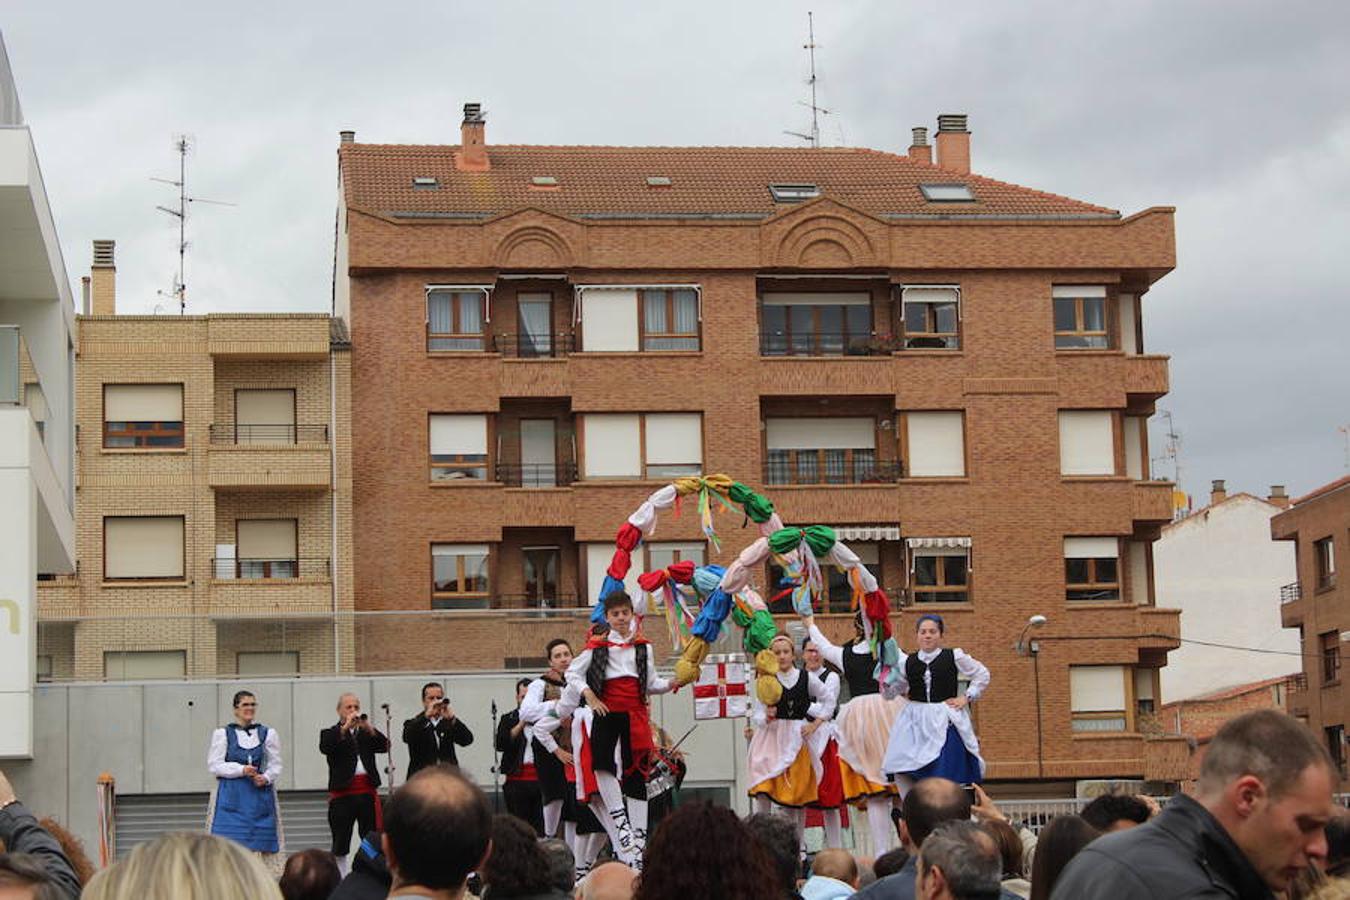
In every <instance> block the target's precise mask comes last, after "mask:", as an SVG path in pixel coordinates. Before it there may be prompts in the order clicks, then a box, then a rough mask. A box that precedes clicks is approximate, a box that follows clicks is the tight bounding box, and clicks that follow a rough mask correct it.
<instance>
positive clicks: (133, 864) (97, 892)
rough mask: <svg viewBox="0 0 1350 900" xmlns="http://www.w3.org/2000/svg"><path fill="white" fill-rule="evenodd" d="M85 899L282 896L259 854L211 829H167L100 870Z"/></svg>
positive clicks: (258, 899) (260, 899)
mask: <svg viewBox="0 0 1350 900" xmlns="http://www.w3.org/2000/svg"><path fill="white" fill-rule="evenodd" d="M82 896H83V897H84V898H85V900H281V889H280V888H278V887H277V883H276V881H274V880H273V879H272V876H271V875H270V874H268V871H267V869H266V868H265V867H264V866H263V864H262V862H261V861H260V860H259V859H258V857H256V856H254V855H253V854H251V853H249V852H248V851H247V850H245V849H244V848H243V847H240V846H239V845H238V844H236V843H234V842H233V841H229V840H226V839H225V838H221V837H216V836H215V835H210V834H187V833H173V834H166V835H164V836H163V837H160V838H158V839H156V840H154V841H151V842H149V843H146V844H141V845H140V846H138V847H137V848H136V849H135V850H133V851H131V854H130V855H129V856H127V857H126V858H125V859H123V860H120V861H118V862H117V863H114V864H113V865H112V866H110V867H109V868H106V869H104V870H102V871H101V872H99V873H98V874H97V875H95V876H94V877H93V879H92V880H91V881H90V882H89V884H88V886H87V887H85V889H84V894H83V895H82Z"/></svg>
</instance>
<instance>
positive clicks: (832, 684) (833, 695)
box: [822, 672, 839, 719]
mask: <svg viewBox="0 0 1350 900" xmlns="http://www.w3.org/2000/svg"><path fill="white" fill-rule="evenodd" d="M824 684H825V688H826V690H828V691H829V694H830V699H829V706H828V708H827V709H826V710H825V714H824V716H822V718H826V719H828V718H829V717H830V716H832V715H834V711H835V710H837V709H838V708H839V676H838V675H837V674H836V673H834V672H826V673H825V678H824Z"/></svg>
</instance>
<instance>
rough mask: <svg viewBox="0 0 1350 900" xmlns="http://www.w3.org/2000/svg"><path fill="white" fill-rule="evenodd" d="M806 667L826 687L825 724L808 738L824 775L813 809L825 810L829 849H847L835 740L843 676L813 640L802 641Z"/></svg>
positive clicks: (813, 754) (822, 813) (826, 835)
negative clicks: (826, 661) (840, 680)
mask: <svg viewBox="0 0 1350 900" xmlns="http://www.w3.org/2000/svg"><path fill="white" fill-rule="evenodd" d="M802 664H803V666H804V667H805V671H806V674H808V675H810V676H811V677H812V678H815V679H816V680H818V681H819V682H820V683H821V684H822V685H823V686H824V688H825V692H826V695H827V699H826V701H825V704H826V710H825V714H824V715H823V716H822V717H821V724H820V726H819V727H818V728H816V730H815V731H814V732H812V733H811V734H810V735H809V736H808V737H807V739H806V745H807V746H808V747H809V748H811V755H812V757H814V758H815V760H816V761H817V771H819V772H820V773H821V776H820V784H818V785H817V786H816V802H815V803H812V804H811V806H813V807H815V808H816V809H819V810H820V811H821V817H822V818H823V819H824V820H825V846H826V847H843V846H844V828H843V824H842V820H843V817H842V816H841V814H840V812H839V810H840V808H841V807H842V806H843V805H844V780H843V775H842V774H841V772H840V771H839V741H838V740H837V739H836V737H835V728H834V714H835V711H836V710H838V709H839V687H840V685H839V673H838V672H836V671H834V670H833V669H831V668H829V667H828V666H826V665H825V658H824V657H823V656H821V655H820V648H819V647H817V646H816V645H815V644H813V643H811V639H810V638H809V637H808V638H805V639H803V640H802Z"/></svg>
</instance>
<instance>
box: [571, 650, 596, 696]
mask: <svg viewBox="0 0 1350 900" xmlns="http://www.w3.org/2000/svg"><path fill="white" fill-rule="evenodd" d="M590 667H591V651H589V650H583V651H581V654H580V655H579V656H574V657H572V664H571V665H570V666H568V667H567V675H566V678H567V686H568V687H571V686H572V685H576V687H577V691H578V692H580V690H581V689H582V688H584V687H585V686H586V670H587V669H589V668H590Z"/></svg>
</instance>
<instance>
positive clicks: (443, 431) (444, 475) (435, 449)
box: [427, 413, 488, 481]
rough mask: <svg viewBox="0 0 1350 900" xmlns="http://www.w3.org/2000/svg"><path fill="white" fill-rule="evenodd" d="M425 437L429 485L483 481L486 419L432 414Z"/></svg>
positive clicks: (485, 458)
mask: <svg viewBox="0 0 1350 900" xmlns="http://www.w3.org/2000/svg"><path fill="white" fill-rule="evenodd" d="M427 434H428V444H429V446H428V452H429V453H430V460H431V480H432V481H486V480H487V477H488V474H487V473H488V453H487V448H488V417H487V415H485V414H483V413H474V414H469V415H440V414H433V415H432V416H430V417H429V419H428V426H427Z"/></svg>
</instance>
